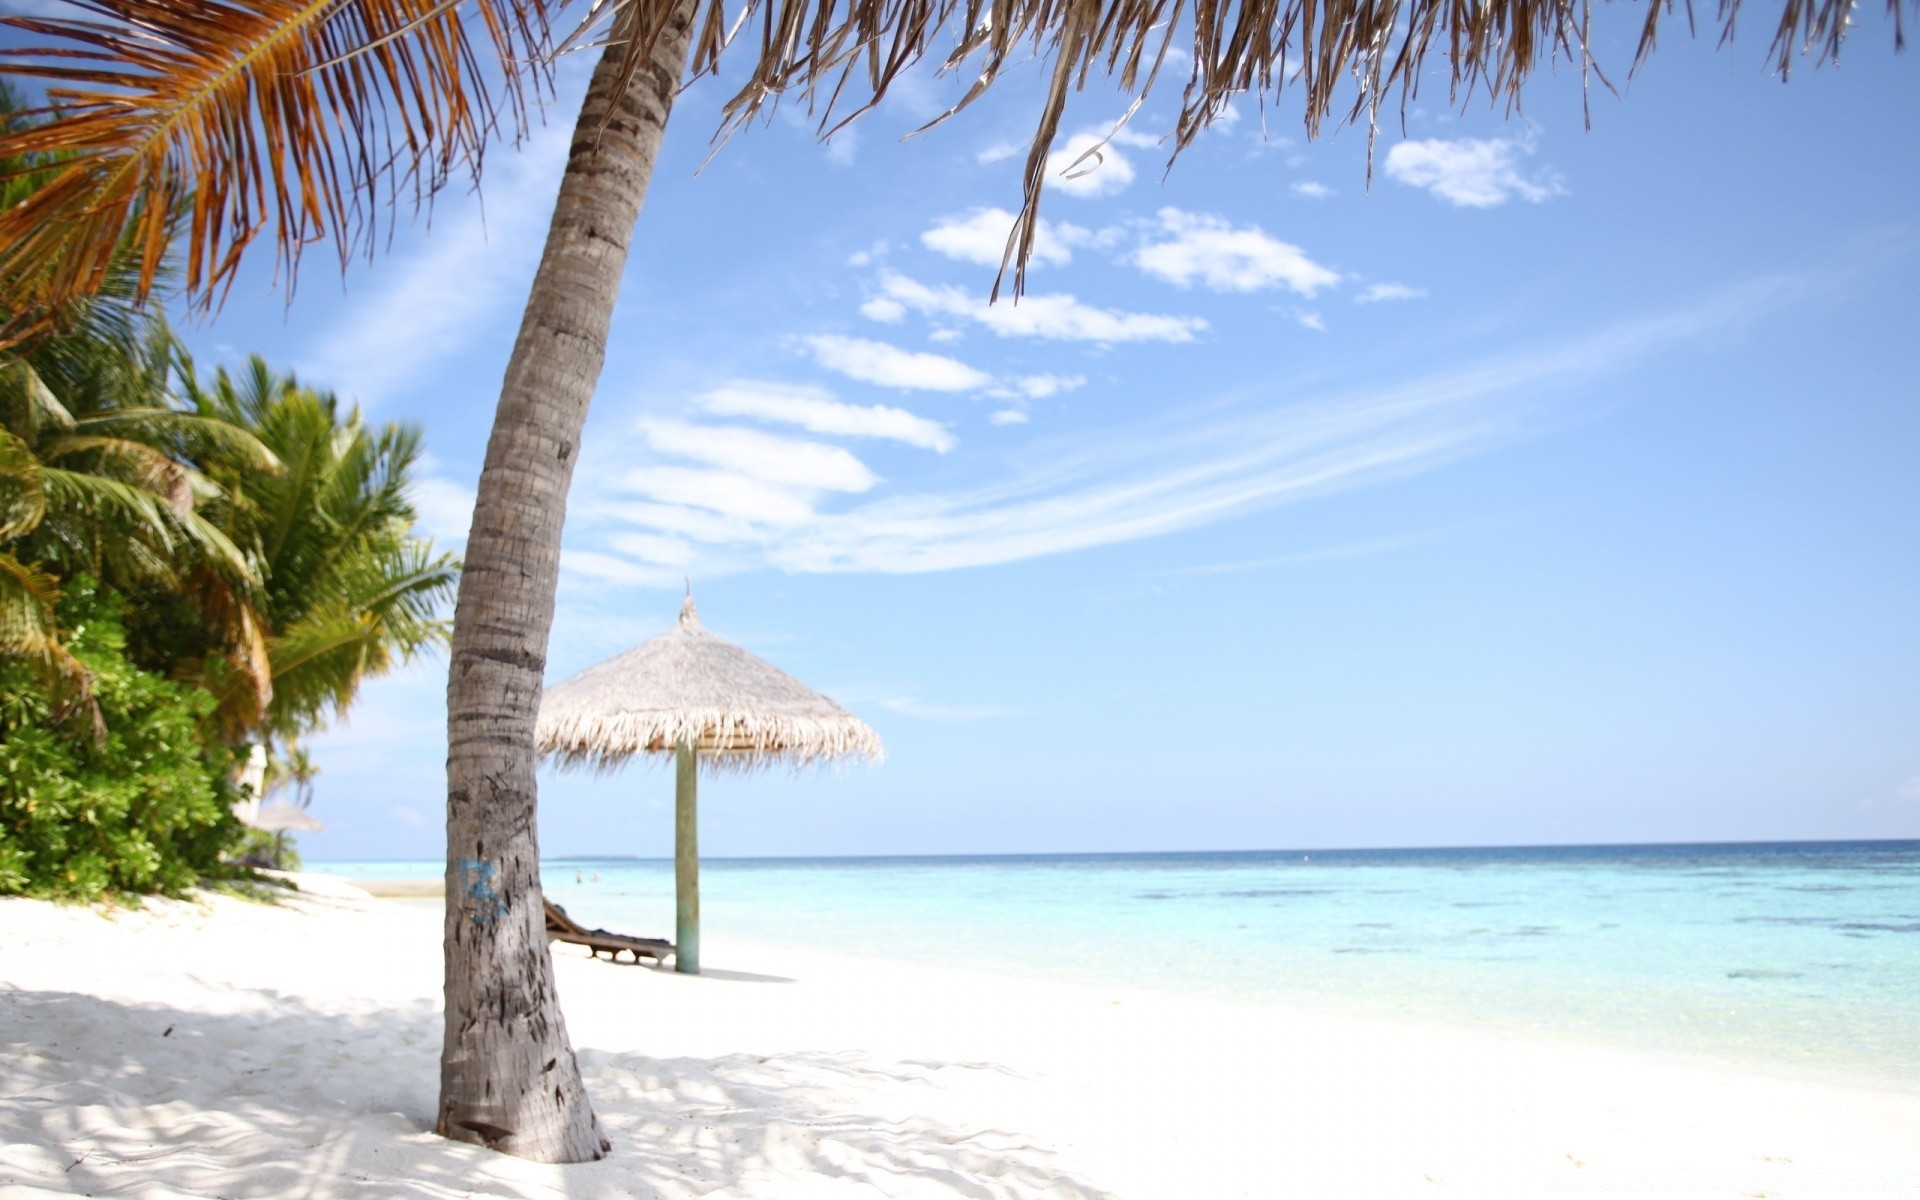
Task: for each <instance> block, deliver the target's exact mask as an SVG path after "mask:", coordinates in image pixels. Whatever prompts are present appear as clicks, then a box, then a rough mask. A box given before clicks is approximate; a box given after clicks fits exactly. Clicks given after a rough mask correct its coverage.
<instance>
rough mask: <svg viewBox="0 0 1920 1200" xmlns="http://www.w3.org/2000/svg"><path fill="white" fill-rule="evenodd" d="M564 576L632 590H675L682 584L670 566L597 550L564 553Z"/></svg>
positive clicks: (561, 571) (561, 573)
mask: <svg viewBox="0 0 1920 1200" xmlns="http://www.w3.org/2000/svg"><path fill="white" fill-rule="evenodd" d="M560 577H561V578H562V579H567V578H569V577H576V578H585V579H597V580H599V581H600V582H602V583H617V584H622V585H625V586H628V587H674V586H677V585H678V584H679V582H680V573H679V572H678V571H675V570H673V569H672V568H670V567H653V566H647V565H646V564H644V563H637V562H633V561H631V560H629V559H624V558H620V557H618V556H617V555H612V554H601V553H599V552H598V551H595V550H562V551H561V552H560Z"/></svg>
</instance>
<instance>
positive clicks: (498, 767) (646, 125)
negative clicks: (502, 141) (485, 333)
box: [436, 0, 691, 1162]
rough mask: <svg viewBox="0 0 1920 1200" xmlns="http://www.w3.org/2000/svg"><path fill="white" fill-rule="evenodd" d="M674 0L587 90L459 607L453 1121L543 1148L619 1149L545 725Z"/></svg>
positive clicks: (453, 787)
mask: <svg viewBox="0 0 1920 1200" xmlns="http://www.w3.org/2000/svg"><path fill="white" fill-rule="evenodd" d="M669 2H673V3H677V4H679V6H680V10H681V11H680V16H679V18H678V19H677V20H676V21H675V22H674V23H673V24H672V25H671V26H670V27H669V28H668V30H667V31H666V32H665V33H664V34H663V35H662V36H661V38H660V40H659V42H658V43H657V44H656V45H655V47H654V50H653V54H652V56H651V58H650V59H649V61H648V62H647V64H646V66H645V67H644V68H643V69H641V70H639V71H636V72H635V73H634V75H633V77H632V79H631V80H630V81H629V83H628V85H627V87H626V88H625V89H619V86H618V85H619V71H618V69H617V68H618V63H619V58H620V46H619V45H618V44H617V41H616V44H615V45H613V46H611V47H609V48H608V50H607V51H606V52H605V53H604V54H603V55H602V57H601V60H600V63H599V65H598V66H597V67H596V68H595V70H594V73H593V79H592V82H591V83H590V84H589V85H588V88H587V95H586V100H585V102H584V103H583V104H582V106H581V110H580V119H579V122H578V124H577V125H576V126H575V129H574V135H573V144H572V147H571V149H570V150H569V152H568V157H567V168H566V174H565V175H564V176H563V177H562V179H561V183H560V196H559V200H558V201H557V202H556V203H555V205H554V210H553V223H552V226H551V227H550V229H549V230H548V233H547V245H546V251H545V253H544V255H543V256H542V258H541V260H540V269H539V272H538V273H537V274H536V275H535V276H534V281H533V290H532V293H531V295H529V297H528V298H527V309H526V315H525V316H524V317H523V318H522V319H521V324H520V336H519V338H518V339H517V340H516V341H515V343H514V347H513V357H512V358H511V359H510V360H509V361H508V363H507V373H506V381H505V383H504V385H503V386H502V388H501V393H500V406H499V408H498V409H497V410H496V412H495V414H494V421H493V435H492V438H491V439H490V440H489V441H488V443H487V459H486V465H485V468H484V469H483V470H482V472H481V475H480V488H479V495H478V497H477V498H476V501H475V504H474V510H473V528H472V531H471V533H470V534H469V536H468V539H467V552H466V567H465V570H464V572H463V573H462V575H461V578H460V596H459V601H458V604H457V606H456V608H455V612H454V625H453V648H452V661H451V665H450V667H449V671H448V678H447V916H446V943H445V947H446V1040H445V1042H444V1045H443V1047H442V1050H441V1057H440V1111H439V1117H438V1120H437V1126H436V1127H437V1128H438V1130H439V1132H440V1133H441V1135H442V1136H444V1137H449V1138H453V1139H455V1140H458V1141H464V1142H477V1143H480V1144H482V1145H486V1146H490V1147H492V1148H494V1149H496V1150H501V1151H504V1152H506V1153H508V1154H514V1155H518V1156H520V1157H522V1158H531V1159H537V1160H539V1161H542V1162H582V1161H586V1160H588V1159H595V1158H599V1157H600V1156H601V1155H602V1154H604V1153H605V1152H606V1151H607V1150H608V1149H609V1148H610V1147H609V1144H608V1142H607V1140H606V1139H605V1138H604V1137H602V1136H601V1134H600V1129H599V1123H598V1122H597V1121H596V1120H595V1118H594V1115H593V1109H592V1107H591V1106H590V1105H589V1103H588V1101H587V1094H586V1089H585V1087H584V1086H583V1085H582V1084H581V1081H580V1069H579V1066H578V1065H577V1064H576V1063H575V1061H574V1056H573V1047H572V1044H571V1043H570V1042H568V1040H567V1029H566V1022H565V1020H564V1019H563V1018H562V1016H561V1013H560V1003H559V996H558V994H557V993H556V991H555V987H554V974H553V959H552V958H551V956H550V955H549V954H548V952H547V940H546V932H545V929H546V924H545V918H544V913H543V910H542V906H541V892H540V875H539V857H540V856H539V844H538V835H537V830H536V828H535V800H536V795H535V783H534V757H535V755H534V742H533V729H534V720H535V718H536V716H537V715H538V712H539V705H540V684H541V677H542V675H543V673H544V672H545V669H546V655H547V634H548V631H549V629H550V628H551V627H552V625H553V598H554V588H555V586H556V584H557V582H558V578H559V569H560V530H561V526H562V524H563V523H564V521H565V519H566V509H567V488H568V485H569V484H570V483H571V482H572V478H573V466H574V462H575V461H576V459H577V458H578V451H579V449H580V431H581V427H582V426H583V425H584V424H585V423H586V419H587V405H588V403H589V401H590V400H591V399H592V398H593V390H594V386H595V384H597V383H598V382H599V378H600V368H601V364H602V362H603V361H604V360H605V357H606V341H607V327H608V325H609V323H610V322H611V320H612V317H613V307H614V301H615V300H616V298H617V297H618V295H619V291H620V276H621V273H622V271H623V270H624V268H625V267H626V262H627V246H628V243H629V241H630V240H631V238H632V235H633V225H634V220H635V218H636V217H638V216H639V213H640V204H641V201H642V200H643V199H644V198H645V196H646V191H647V181H648V179H649V178H650V176H651V175H652V172H653V165H654V160H655V157H656V156H657V155H658V153H659V149H660V140H661V136H662V134H663V133H664V132H665V129H666V124H667V114H668V112H669V111H670V110H671V108H672V104H673V97H674V93H675V91H676V90H677V88H678V87H679V83H680V77H681V73H682V64H684V63H685V61H686V57H687V45H688V40H689V32H690V27H691V20H690V16H691V14H690V8H691V6H690V5H689V4H688V3H687V2H686V0H669ZM623 24H624V22H623ZM620 32H621V30H618V29H617V30H616V38H617V37H618V35H619V34H620Z"/></svg>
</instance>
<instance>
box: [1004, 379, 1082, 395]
mask: <svg viewBox="0 0 1920 1200" xmlns="http://www.w3.org/2000/svg"><path fill="white" fill-rule="evenodd" d="M1012 382H1013V386H1014V388H1015V390H1017V391H1018V392H1019V393H1020V394H1021V395H1023V396H1025V397H1027V398H1028V399H1030V400H1045V399H1046V398H1047V397H1048V396H1057V395H1059V394H1060V393H1061V392H1071V391H1072V390H1074V389H1075V388H1078V387H1085V386H1086V383H1087V377H1086V376H1085V375H1020V376H1017V377H1015V378H1014V379H1013V381H1012Z"/></svg>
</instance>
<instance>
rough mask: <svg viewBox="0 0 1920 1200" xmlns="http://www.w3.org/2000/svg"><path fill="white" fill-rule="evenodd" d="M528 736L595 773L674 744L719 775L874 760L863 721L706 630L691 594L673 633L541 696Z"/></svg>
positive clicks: (877, 752) (875, 745) (873, 741)
mask: <svg viewBox="0 0 1920 1200" xmlns="http://www.w3.org/2000/svg"><path fill="white" fill-rule="evenodd" d="M535 737H536V740H537V742H538V745H539V747H540V753H541V754H543V755H547V756H550V757H552V758H553V759H555V760H557V761H558V762H559V763H560V765H561V766H563V767H591V768H593V769H595V770H603V771H604V770H611V769H613V768H615V767H618V766H619V765H621V764H622V763H624V762H626V760H627V759H629V758H631V757H632V756H634V755H635V754H671V753H673V750H674V747H675V746H677V745H679V744H680V743H682V742H690V743H692V744H693V745H694V746H695V747H696V748H697V749H698V750H699V751H700V760H701V763H702V765H703V766H706V767H708V768H710V769H711V768H719V769H722V770H724V769H728V768H747V767H755V766H760V765H762V764H765V763H767V762H770V761H773V760H776V759H777V760H782V761H786V762H790V763H794V764H796V765H807V764H810V763H814V762H819V761H823V760H826V759H831V758H849V757H850V758H865V759H869V760H873V761H878V760H879V759H880V758H881V756H882V751H881V749H880V739H879V737H878V736H876V735H875V734H874V732H873V730H871V729H869V728H867V725H866V722H864V721H862V720H861V719H860V718H858V717H856V716H854V715H853V714H852V713H850V712H848V711H847V710H846V709H844V708H841V707H840V706H839V705H838V704H835V703H834V702H833V701H831V700H829V699H827V698H826V697H825V696H822V695H821V694H820V693H818V692H816V691H814V690H813V689H812V688H809V687H807V686H806V685H804V684H802V683H801V682H800V681H799V680H797V679H795V678H794V677H793V676H791V675H788V674H787V673H786V672H784V671H781V670H779V669H777V668H775V667H773V666H772V665H770V664H768V663H767V662H765V661H763V660H761V659H759V658H756V657H754V656H753V655H751V654H749V653H747V652H746V651H745V650H742V649H741V648H740V647H738V646H736V645H734V644H733V643H732V642H729V641H726V640H725V639H723V638H720V637H716V636H715V635H714V634H712V633H710V632H708V631H707V629H706V628H705V627H704V626H702V625H701V624H700V618H699V615H698V614H697V613H696V612H695V611H694V607H693V597H692V596H688V597H687V600H686V603H685V604H683V605H681V607H680V620H679V622H678V623H677V624H676V625H675V626H674V627H673V628H672V629H669V630H668V631H667V632H665V633H663V634H661V635H660V636H659V637H657V638H654V639H653V640H652V641H650V642H643V643H641V644H640V645H638V646H635V647H634V648H633V649H631V650H629V651H627V652H626V653H625V654H619V655H615V656H614V657H613V658H610V659H608V660H607V661H605V662H603V663H600V664H599V665H598V666H592V667H588V668H587V669H586V670H584V671H582V672H580V673H579V674H578V675H575V676H574V677H573V678H571V679H569V680H567V681H566V682H564V683H557V684H555V685H554V686H552V687H550V688H548V689H547V692H546V695H545V697H544V698H543V699H542V700H541V702H540V723H539V726H538V729H537V732H536V734H535Z"/></svg>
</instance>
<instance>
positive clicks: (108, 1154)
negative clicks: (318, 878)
mask: <svg viewBox="0 0 1920 1200" xmlns="http://www.w3.org/2000/svg"><path fill="white" fill-rule="evenodd" d="M320 886H322V887H323V888H324V890H323V891H321V892H320V893H318V894H308V895H305V896H302V897H300V898H298V899H295V900H293V901H291V902H289V903H287V904H285V905H281V906H277V907H270V906H265V905H259V904H251V903H247V902H244V901H239V900H234V899H229V898H225V897H211V898H208V899H206V900H205V901H204V902H202V903H198V904H188V903H182V902H172V901H160V902H154V903H151V904H149V905H148V906H147V907H146V908H145V909H144V910H142V911H138V912H110V913H105V914H103V913H99V912H95V911H93V910H89V909H84V908H70V907H58V906H54V905H48V904H43V903H39V902H35V901H26V900H17V899H13V900H0V1046H3V1047H4V1049H3V1050H0V1143H4V1148H3V1149H0V1200H23V1198H25V1197H34V1196H42V1195H48V1194H58V1195H69V1194H80V1195H92V1196H132V1197H139V1198H141V1200H178V1198H180V1197H216V1196H217V1197H282V1196H294V1197H305V1198H314V1200H319V1198H328V1197H355V1198H366V1200H374V1198H380V1197H401V1198H415V1197H417V1198H420V1200H428V1198H433V1200H441V1198H448V1197H469V1196H470V1197H493V1196H499V1197H543V1198H544V1197H552V1198H556V1200H558V1198H560V1197H567V1198H570V1200H587V1198H598V1197H642V1198H651V1197H691V1196H705V1197H714V1198H716V1200H748V1198H756V1200H853V1198H855V1197H900V1198H907V1200H934V1198H941V1200H960V1198H966V1200H1040V1198H1045V1200H1073V1198H1100V1200H1105V1198H1109V1197H1111V1198H1115V1200H1149V1198H1151V1200H1212V1198H1216V1197H1219V1198H1225V1197H1302V1198H1313V1197H1323V1196H1326V1197H1331V1196H1366V1197H1373V1196H1426V1195H1436V1194H1441V1193H1452V1194H1456V1195H1469V1196H1516V1197H1518V1196H1540V1195H1550V1194H1554V1193H1556V1192H1579V1193H1584V1194H1603V1195H1622V1196H1626V1195H1675V1194H1684V1195H1697V1196H1815V1195H1836V1196H1838V1195H1845V1196H1872V1195H1893V1196H1920V1133H1917V1132H1916V1131H1920V1095H1913V1094H1904V1093H1897V1092H1886V1091H1876V1090H1871V1089H1867V1088H1860V1089H1852V1088H1844V1087H1836V1086H1828V1085H1819V1084H1810V1083H1805V1082H1800V1081H1795V1080H1791V1079H1784V1078H1780V1079H1776V1078H1770V1077H1766V1076H1760V1075H1754V1074H1750V1073H1742V1072H1736V1071H1720V1070H1713V1069H1709V1068H1705V1067H1702V1066H1699V1065H1694V1064H1675V1063H1663V1062H1656V1061H1649V1060H1645V1059H1640V1058H1634V1057H1625V1056H1619V1055H1612V1054H1608V1053H1605V1052H1603V1051H1599V1050H1596V1049H1592V1048H1586V1047H1574V1046H1561V1045H1555V1044H1541V1043H1535V1042H1529V1041H1523V1040H1517V1039H1504V1038H1496V1037H1491V1036H1483V1035H1469V1034H1463V1033H1456V1032H1451V1031H1440V1030H1433V1029H1426V1028H1417V1027H1406V1026H1399V1025H1393V1024H1385V1023H1378V1022H1370V1021H1361V1020H1353V1021H1346V1020H1338V1019H1330V1018H1327V1017H1324V1016H1319V1015H1307V1014H1301V1013H1296V1012H1292V1011H1289V1010H1286V1009H1280V1008H1273V1007H1261V1006H1252V1005H1231V1004H1222V1003H1214V1002H1208V1001H1202V1000H1193V999H1184V998H1180V997H1174V996H1168V995H1165V994H1155V993H1147V992H1120V991H1114V990H1110V989H1085V988H1071V987H1063V986H1054V985H1042V984H1035V983H1032V982H1030V981H1025V980H1012V979H1007V978H1002V977H996V976H995V975H993V974H992V973H991V968H992V964H991V963H969V964H956V967H962V968H965V969H955V970H952V971H936V970H927V969H921V968H914V967H905V966H900V965H896V964H889V963H883V962H870V961H861V960H856V959H850V958H829V957H825V956H821V955H818V954H812V953H806V954H802V953H798V952H794V951H791V950H783V949H781V948H779V947H773V946H756V945H745V944H735V943H728V942H727V941H725V940H724V939H723V938H713V939H711V940H710V941H709V942H708V943H707V945H706V947H705V958H706V960H707V962H708V963H709V964H710V968H711V969H710V973H709V974H707V975H705V976H702V977H699V978H691V977H686V976H679V975H674V974H672V973H669V972H660V971H654V970H650V969H647V968H641V967H631V966H612V965H609V964H607V963H606V962H604V961H592V960H589V959H588V958H587V957H586V954H585V952H584V951H577V952H576V951H574V950H572V949H571V948H564V947H563V948H560V949H559V951H558V954H557V957H558V966H559V975H560V986H561V991H562V995H563V996H564V998H565V1005H566V1015H567V1021H568V1024H569V1027H570V1029H571V1031H572V1035H573V1040H574V1044H575V1045H576V1046H577V1047H578V1048H579V1051H580V1058H581V1065H582V1067H583V1070H584V1072H585V1075H586V1078H587V1082H588V1086H589V1088H590V1089H591V1091H592V1093H593V1097H594V1102H595V1106H596V1109H597V1111H598V1113H599V1115H600V1119H601V1123H602V1125H603V1127H604V1128H605V1129H606V1130H607V1132H608V1134H609V1136H610V1137H611V1138H612V1139H613V1142H614V1151H613V1154H612V1155H611V1156H610V1157H609V1158H607V1159H606V1160H604V1161H602V1162H598V1163H592V1164H584V1165H579V1166H571V1167H550V1166H540V1165H536V1164H531V1163H525V1162H520V1161H517V1160H514V1159H509V1158H505V1157H502V1156H500V1155H496V1154H492V1153H490V1152H487V1151H483V1150H478V1149H475V1148H472V1147H468V1146H460V1145H454V1144H452V1143H448V1142H444V1141H441V1140H440V1139H438V1138H435V1137H434V1136H433V1135H432V1134H431V1133H429V1132H428V1131H427V1123H428V1120H429V1117H430V1114H431V1113H432V1111H433V1104H434V1094H435V1086H436V1070H437V1067H436V1061H437V1055H438V1050H439V1039H440V1033H439V1025H438V998H439V987H440V951H439V945H438V939H439V914H438V912H437V909H436V907H435V906H434V905H432V904H431V903H430V902H429V903H422V902H420V901H411V902H393V901H386V900H379V899H373V898H370V897H368V896H366V895H365V893H363V892H358V891H357V890H354V889H351V888H347V887H344V886H341V885H338V884H334V885H331V886H328V885H320ZM581 915H582V916H584V917H586V918H587V919H589V920H592V919H593V915H592V914H590V913H586V914H581Z"/></svg>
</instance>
